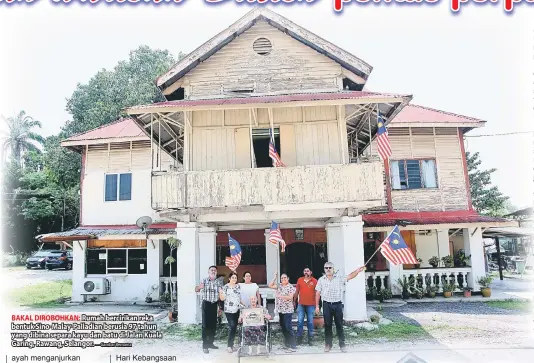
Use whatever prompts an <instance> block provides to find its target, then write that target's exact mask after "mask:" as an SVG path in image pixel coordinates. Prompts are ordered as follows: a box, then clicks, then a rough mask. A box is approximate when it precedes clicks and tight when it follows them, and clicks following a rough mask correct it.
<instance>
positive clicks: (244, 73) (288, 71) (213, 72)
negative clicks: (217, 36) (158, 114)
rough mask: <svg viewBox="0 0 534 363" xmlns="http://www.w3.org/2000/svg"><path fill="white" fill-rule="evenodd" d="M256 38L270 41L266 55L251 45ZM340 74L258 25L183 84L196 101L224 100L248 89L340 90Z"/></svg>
mask: <svg viewBox="0 0 534 363" xmlns="http://www.w3.org/2000/svg"><path fill="white" fill-rule="evenodd" d="M258 38H267V39H268V40H269V41H270V42H271V44H272V50H271V52H270V53H269V54H267V55H259V54H257V53H256V52H255V51H254V49H253V43H254V41H255V40H257V39H258ZM341 74H342V67H341V66H340V65H339V64H337V63H336V62H334V61H333V60H331V59H329V58H328V57H326V56H324V55H322V54H320V53H318V52H317V51H315V50H313V49H311V48H310V47H308V46H306V45H304V44H302V43H301V42H299V41H297V40H295V39H293V38H291V37H290V36H288V35H286V34H284V33H283V32H281V31H280V30H278V29H277V28H275V27H273V26H271V25H269V24H268V23H267V22H266V21H264V20H260V21H258V22H257V23H256V24H255V25H253V26H252V27H251V28H250V29H249V30H247V31H246V32H244V33H243V34H241V35H240V36H239V37H238V38H237V39H235V40H233V41H232V42H230V43H229V44H228V45H226V46H225V47H223V48H222V49H221V50H219V51H218V52H217V53H215V54H213V55H212V56H211V57H209V58H208V59H207V60H205V61H204V62H202V63H201V64H199V65H198V66H197V67H196V68H194V69H193V70H192V71H190V72H189V73H188V74H187V75H186V76H185V77H184V78H183V79H182V80H181V81H182V82H183V85H184V88H185V90H186V95H187V96H189V97H190V98H191V99H194V98H202V97H206V96H214V95H223V96H226V95H228V91H231V90H239V89H247V88H253V89H254V91H255V92H256V93H266V92H277V91H290V90H339V89H340V85H338V84H337V79H338V77H339V76H340V75H341ZM214 80H216V81H214Z"/></svg>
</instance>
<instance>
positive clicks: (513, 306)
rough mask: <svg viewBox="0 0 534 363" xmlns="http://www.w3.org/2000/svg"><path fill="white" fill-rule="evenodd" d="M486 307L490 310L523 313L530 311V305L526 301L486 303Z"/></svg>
mask: <svg viewBox="0 0 534 363" xmlns="http://www.w3.org/2000/svg"><path fill="white" fill-rule="evenodd" d="M486 305H488V306H490V307H492V308H498V309H506V310H519V311H524V312H530V311H532V303H531V302H528V301H517V300H506V301H487V302H486Z"/></svg>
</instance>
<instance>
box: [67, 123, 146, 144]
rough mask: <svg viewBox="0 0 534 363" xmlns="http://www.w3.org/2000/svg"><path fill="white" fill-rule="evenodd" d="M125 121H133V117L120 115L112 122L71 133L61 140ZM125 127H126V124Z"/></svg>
mask: <svg viewBox="0 0 534 363" xmlns="http://www.w3.org/2000/svg"><path fill="white" fill-rule="evenodd" d="M124 121H132V122H133V118H131V117H120V118H118V119H117V120H115V121H111V122H109V123H107V124H103V125H100V126H98V127H95V128H94V129H91V130H87V131H84V132H79V133H77V134H74V135H71V136H69V137H67V138H66V139H63V140H61V142H63V141H69V140H70V139H72V138H74V137H78V136H81V135H84V134H88V133H90V132H93V131H96V130H99V129H103V128H104V127H108V126H112V125H115V124H118V123H121V122H124ZM134 124H135V122H134ZM135 125H136V126H137V124H135ZM124 127H126V126H124ZM123 130H124V129H123ZM121 131H122V130H121Z"/></svg>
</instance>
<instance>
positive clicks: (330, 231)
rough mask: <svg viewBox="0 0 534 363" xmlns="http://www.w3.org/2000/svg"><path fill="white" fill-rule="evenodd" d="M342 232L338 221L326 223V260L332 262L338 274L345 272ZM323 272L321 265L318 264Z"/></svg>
mask: <svg viewBox="0 0 534 363" xmlns="http://www.w3.org/2000/svg"><path fill="white" fill-rule="evenodd" d="M343 247H344V246H343V232H342V231H341V224H340V223H329V224H327V225H326V250H327V252H326V253H327V255H328V261H329V262H332V263H333V264H334V269H335V270H337V271H338V273H340V274H344V273H345V260H344V259H343ZM319 267H320V268H321V271H323V272H324V269H323V266H319Z"/></svg>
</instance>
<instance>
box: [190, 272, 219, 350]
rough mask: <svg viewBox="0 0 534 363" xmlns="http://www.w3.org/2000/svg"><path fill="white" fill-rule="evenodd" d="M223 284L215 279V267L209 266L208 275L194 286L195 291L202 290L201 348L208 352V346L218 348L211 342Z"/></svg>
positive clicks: (215, 326)
mask: <svg viewBox="0 0 534 363" xmlns="http://www.w3.org/2000/svg"><path fill="white" fill-rule="evenodd" d="M222 287H223V284H222V282H221V280H219V279H217V267H216V266H210V268H209V269H208V277H206V278H204V279H202V281H201V282H200V284H199V285H198V286H197V287H195V291H196V292H199V291H201V290H202V350H203V351H204V353H209V350H208V349H209V348H211V349H219V348H218V347H217V346H215V345H214V344H213V342H214V340H215V330H216V329H217V306H218V301H219V290H222Z"/></svg>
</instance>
